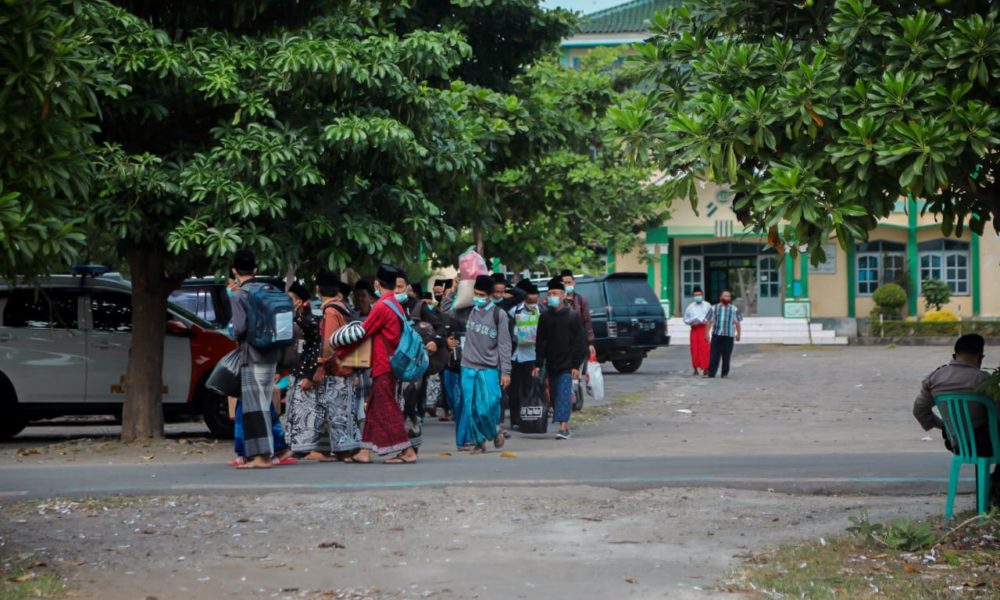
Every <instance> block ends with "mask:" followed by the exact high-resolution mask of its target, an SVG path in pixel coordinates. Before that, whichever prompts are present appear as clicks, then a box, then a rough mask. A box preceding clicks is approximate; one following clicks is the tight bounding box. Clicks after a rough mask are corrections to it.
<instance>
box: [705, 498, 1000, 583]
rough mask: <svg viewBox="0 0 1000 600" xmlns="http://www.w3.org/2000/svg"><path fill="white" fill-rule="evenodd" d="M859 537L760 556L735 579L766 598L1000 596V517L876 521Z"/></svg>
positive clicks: (859, 523)
mask: <svg viewBox="0 0 1000 600" xmlns="http://www.w3.org/2000/svg"><path fill="white" fill-rule="evenodd" d="M852 522H854V526H853V527H851V528H849V530H850V531H852V533H851V534H847V535H843V536H838V537H835V538H832V539H829V540H823V539H821V540H817V541H816V542H812V543H808V544H801V545H793V546H784V547H782V548H779V549H778V550H775V551H772V552H768V553H763V554H757V555H753V556H751V557H750V558H749V559H748V560H747V565H746V566H745V567H744V568H743V569H742V570H740V571H739V572H738V573H736V574H735V576H734V578H733V579H732V580H731V581H729V582H727V583H726V584H725V586H724V588H725V589H726V590H727V591H730V592H744V593H750V594H752V595H755V596H757V597H762V598H785V597H787V598H793V597H794V598H812V599H817V600H824V599H834V598H870V597H879V598H898V599H900V600H904V599H905V600H910V599H911V598H921V599H923V598H928V599H933V598H955V597H962V598H996V597H997V596H998V593H1000V535H998V534H1000V517H998V516H995V515H990V516H987V517H985V518H983V519H979V518H975V517H974V516H973V517H972V518H970V519H967V520H966V521H964V522H962V523H961V524H960V525H959V526H957V527H956V528H954V529H949V528H947V527H946V526H945V524H944V522H943V520H941V519H930V520H928V521H911V520H905V519H897V520H895V521H893V522H892V523H890V524H888V525H879V524H872V523H870V522H869V521H868V519H867V515H865V514H864V513H862V516H861V517H860V518H855V519H852Z"/></svg>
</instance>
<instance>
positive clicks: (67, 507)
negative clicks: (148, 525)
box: [0, 494, 193, 515]
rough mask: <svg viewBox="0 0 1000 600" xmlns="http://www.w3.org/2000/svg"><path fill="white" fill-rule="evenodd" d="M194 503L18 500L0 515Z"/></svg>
mask: <svg viewBox="0 0 1000 600" xmlns="http://www.w3.org/2000/svg"><path fill="white" fill-rule="evenodd" d="M190 502H193V497H192V496H187V495H185V496H126V495H122V494H118V495H114V496H101V497H97V498H95V497H86V498H46V499H45V500H18V501H16V502H8V503H3V504H0V512H2V513H4V514H8V515H45V514H71V513H75V512H79V513H95V512H97V513H99V512H104V511H109V510H121V509H127V508H137V507H139V508H141V507H144V506H154V507H160V506H164V505H168V504H169V503H174V504H176V505H180V504H186V503H190Z"/></svg>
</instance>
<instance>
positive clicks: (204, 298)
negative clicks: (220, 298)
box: [170, 287, 216, 323]
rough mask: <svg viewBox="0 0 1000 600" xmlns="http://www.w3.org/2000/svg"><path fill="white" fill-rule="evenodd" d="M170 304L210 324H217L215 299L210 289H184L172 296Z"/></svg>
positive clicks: (173, 293)
mask: <svg viewBox="0 0 1000 600" xmlns="http://www.w3.org/2000/svg"><path fill="white" fill-rule="evenodd" d="M170 302H172V303H173V304H176V305H177V306H180V307H181V308H183V309H184V310H186V311H188V312H190V313H194V314H196V315H198V316H199V317H201V318H202V319H204V320H205V321H208V322H210V323H214V322H215V317H216V314H215V299H214V298H213V296H212V290H211V289H210V288H194V287H193V288H182V289H179V290H176V291H174V292H172V293H171V294H170Z"/></svg>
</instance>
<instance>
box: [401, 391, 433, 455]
mask: <svg viewBox="0 0 1000 600" xmlns="http://www.w3.org/2000/svg"><path fill="white" fill-rule="evenodd" d="M399 389H400V395H401V396H402V397H403V419H404V420H405V421H406V432H407V434H408V435H409V436H410V442H411V443H412V444H413V447H414V448H417V447H419V446H420V445H421V443H423V426H424V406H425V405H424V394H425V393H426V392H427V377H423V378H422V379H421V380H420V381H405V382H403V383H402V384H400V386H399Z"/></svg>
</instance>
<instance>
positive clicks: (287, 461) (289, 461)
mask: <svg viewBox="0 0 1000 600" xmlns="http://www.w3.org/2000/svg"><path fill="white" fill-rule="evenodd" d="M298 462H299V459H297V458H295V457H294V456H286V457H285V458H278V457H277V456H275V457H274V458H272V459H271V464H272V465H274V466H276V467H284V466H287V465H294V464H296V463H298Z"/></svg>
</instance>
